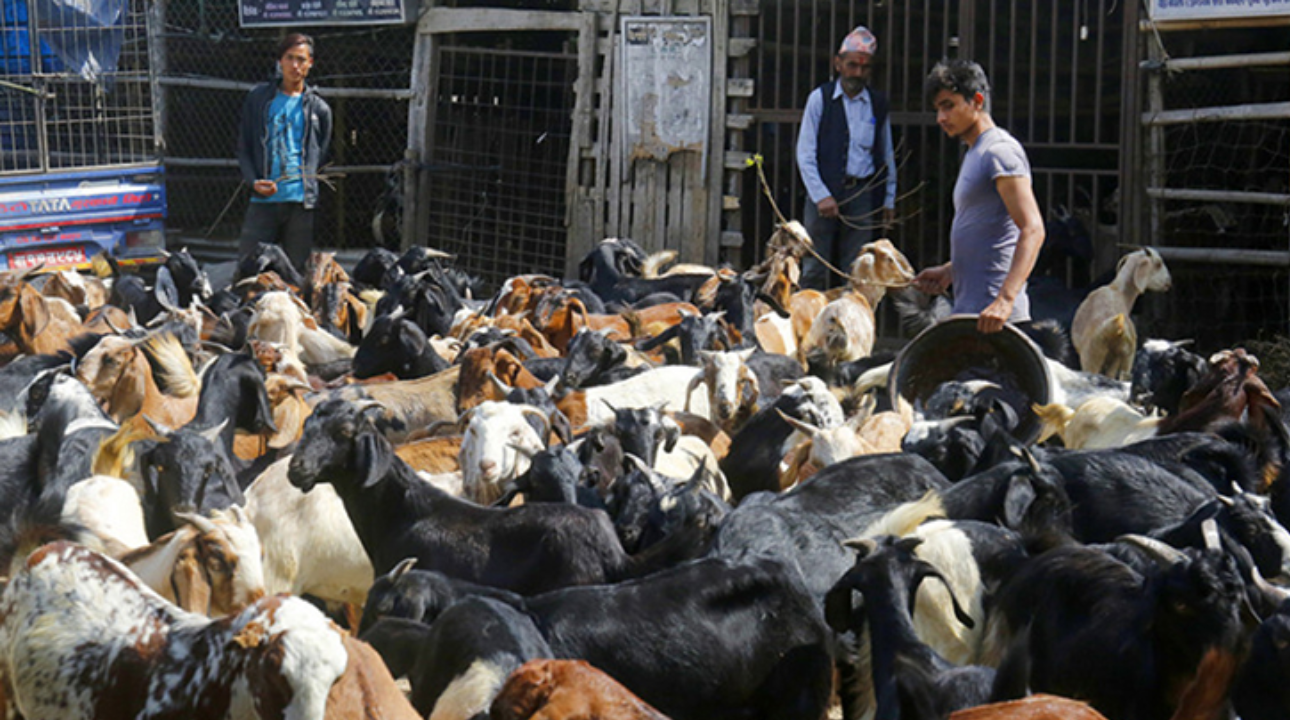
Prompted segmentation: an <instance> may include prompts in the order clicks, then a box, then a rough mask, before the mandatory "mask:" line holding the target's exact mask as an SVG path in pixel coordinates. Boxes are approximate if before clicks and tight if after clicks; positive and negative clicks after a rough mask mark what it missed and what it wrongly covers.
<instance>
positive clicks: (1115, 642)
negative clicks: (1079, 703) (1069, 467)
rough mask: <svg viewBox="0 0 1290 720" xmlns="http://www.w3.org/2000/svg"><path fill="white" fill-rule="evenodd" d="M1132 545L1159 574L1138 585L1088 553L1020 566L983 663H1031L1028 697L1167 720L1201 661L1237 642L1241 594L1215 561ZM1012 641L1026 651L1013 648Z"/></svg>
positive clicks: (1130, 573) (1101, 556) (1230, 567)
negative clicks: (1043, 695) (1214, 648)
mask: <svg viewBox="0 0 1290 720" xmlns="http://www.w3.org/2000/svg"><path fill="white" fill-rule="evenodd" d="M1131 541H1132V543H1133V544H1134V545H1135V546H1136V547H1138V548H1141V549H1142V550H1145V551H1146V552H1147V553H1148V554H1149V555H1150V556H1151V557H1152V558H1154V559H1155V560H1156V561H1157V563H1158V565H1155V566H1153V567H1155V568H1158V569H1148V571H1147V572H1146V574H1145V575H1144V574H1142V573H1140V572H1138V571H1136V570H1134V569H1131V568H1130V567H1129V566H1128V565H1125V564H1124V563H1122V562H1121V561H1119V560H1117V559H1115V558H1113V557H1112V556H1111V555H1109V554H1108V553H1107V552H1105V551H1103V550H1099V549H1095V548H1090V547H1085V546H1061V547H1057V548H1055V549H1053V550H1049V551H1048V552H1046V553H1044V554H1042V555H1039V556H1038V557H1035V558H1033V559H1031V560H1029V561H1027V562H1026V563H1024V564H1023V565H1022V566H1021V568H1020V569H1018V571H1017V572H1016V573H1014V574H1013V576H1012V577H1011V578H1010V579H1009V580H1008V581H1007V582H1006V583H1005V584H1004V586H1003V587H1002V588H1001V589H1000V590H999V592H998V594H997V595H996V600H997V604H996V607H997V608H998V609H997V611H996V612H994V613H992V614H991V617H990V621H989V624H988V629H987V632H986V651H985V661H986V662H990V660H991V658H997V657H1001V656H1002V655H1003V653H1004V652H1005V651H1003V650H1002V649H1003V648H1004V647H1005V646H1007V647H1008V649H1007V650H1006V652H1007V653H1008V655H1015V654H1017V653H1021V652H1024V653H1026V654H1027V655H1028V658H1027V659H1026V660H1025V662H1024V664H1023V665H1024V667H1025V668H1026V673H1025V675H1026V677H1024V678H1022V681H1024V682H1026V684H1028V685H1029V686H1030V687H1031V688H1032V689H1033V690H1035V691H1038V692H1051V693H1056V694H1058V695H1065V696H1068V697H1079V698H1082V699H1085V700H1088V702H1089V704H1091V705H1092V706H1093V707H1094V708H1096V709H1098V710H1099V711H1101V712H1102V713H1104V714H1106V715H1107V716H1108V717H1112V718H1166V717H1168V716H1169V714H1170V713H1171V712H1172V710H1173V709H1174V707H1175V706H1176V704H1177V702H1178V696H1177V693H1178V691H1179V690H1180V689H1181V688H1182V687H1183V686H1184V685H1185V683H1186V681H1187V680H1188V679H1190V678H1191V677H1192V675H1193V674H1194V672H1195V669H1196V667H1197V665H1198V664H1199V662H1200V659H1201V655H1202V654H1203V653H1204V651H1205V650H1206V649H1207V648H1208V647H1210V646H1211V645H1219V646H1228V644H1229V643H1230V642H1232V641H1233V639H1234V638H1235V637H1236V636H1237V633H1238V632H1239V629H1240V627H1241V621H1240V617H1239V611H1240V608H1241V603H1242V599H1241V598H1242V596H1243V595H1244V593H1243V586H1242V583H1241V580H1240V577H1239V576H1238V574H1237V570H1236V568H1235V566H1234V563H1233V561H1232V559H1231V558H1230V557H1229V556H1227V555H1226V554H1224V553H1222V552H1221V551H1216V550H1203V551H1196V550H1191V549H1188V550H1185V551H1178V550H1174V549H1173V548H1170V547H1168V546H1167V545H1165V544H1164V543H1160V542H1156V541H1151V540H1149V539H1146V538H1132V539H1131ZM1017 633H1024V634H1025V636H1026V637H1028V641H1026V642H1022V643H1015V642H1012V640H1011V637H1012V636H1013V635H1014V634H1017ZM1005 662H1009V660H1005Z"/></svg>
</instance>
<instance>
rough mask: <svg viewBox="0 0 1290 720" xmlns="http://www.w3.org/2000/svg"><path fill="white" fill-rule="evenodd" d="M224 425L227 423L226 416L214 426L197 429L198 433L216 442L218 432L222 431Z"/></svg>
mask: <svg viewBox="0 0 1290 720" xmlns="http://www.w3.org/2000/svg"><path fill="white" fill-rule="evenodd" d="M226 425H228V418H224V421H223V422H221V423H220V424H219V425H216V426H215V427H212V428H206V429H205V430H199V431H198V434H199V435H201V436H202V437H204V438H206V439H207V440H210V441H211V442H212V443H216V442H218V441H219V434H220V433H221V432H223V431H224V426H226Z"/></svg>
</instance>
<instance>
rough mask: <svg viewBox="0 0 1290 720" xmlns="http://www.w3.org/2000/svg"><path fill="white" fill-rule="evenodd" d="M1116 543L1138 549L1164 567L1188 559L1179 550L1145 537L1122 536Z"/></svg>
mask: <svg viewBox="0 0 1290 720" xmlns="http://www.w3.org/2000/svg"><path fill="white" fill-rule="evenodd" d="M1116 541H1117V542H1123V543H1128V544H1129V545H1133V546H1135V547H1137V548H1138V549H1140V550H1142V551H1143V552H1145V553H1146V554H1147V556H1148V557H1150V558H1151V559H1152V560H1155V561H1156V562H1157V563H1159V564H1160V565H1162V566H1166V567H1167V566H1169V565H1173V564H1175V563H1179V562H1182V561H1183V560H1186V559H1187V556H1186V555H1184V554H1183V553H1182V551H1181V550H1179V549H1178V548H1176V547H1174V546H1172V545H1170V544H1168V543H1166V542H1163V541H1160V540H1157V539H1155V538H1150V537H1147V536H1145V535H1132V534H1130V535H1121V536H1120V537H1118V538H1116Z"/></svg>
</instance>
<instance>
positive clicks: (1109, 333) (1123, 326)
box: [1071, 248, 1172, 380]
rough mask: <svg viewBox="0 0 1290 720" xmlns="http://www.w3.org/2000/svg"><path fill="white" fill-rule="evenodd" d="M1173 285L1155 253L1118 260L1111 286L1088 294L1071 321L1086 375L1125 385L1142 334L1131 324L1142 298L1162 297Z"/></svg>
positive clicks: (1147, 251)
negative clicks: (1145, 295) (1152, 293)
mask: <svg viewBox="0 0 1290 720" xmlns="http://www.w3.org/2000/svg"><path fill="white" fill-rule="evenodd" d="M1171 283H1172V279H1171V278H1170V276H1169V268H1167V267H1165V261H1164V260H1163V259H1162V258H1161V257H1160V253H1157V252H1156V251H1155V250H1152V249H1151V248H1143V249H1141V250H1135V251H1134V252H1131V253H1129V254H1128V255H1125V256H1124V257H1122V258H1120V264H1119V266H1118V267H1117V268H1116V271H1115V279H1114V280H1112V281H1111V284H1110V285H1106V286H1105V287H1100V288H1098V289H1096V290H1094V291H1093V292H1091V293H1089V294H1088V297H1086V298H1084V302H1082V303H1080V305H1079V308H1078V309H1077V310H1076V311H1075V318H1074V319H1073V320H1071V342H1073V343H1074V344H1075V350H1076V351H1077V352H1078V353H1079V362H1080V367H1081V368H1083V369H1084V370H1085V371H1086V372H1093V373H1099V374H1102V375H1106V376H1107V377H1112V378H1116V379H1118V380H1124V379H1127V378H1128V377H1129V374H1130V373H1131V372H1132V371H1133V356H1134V354H1135V353H1136V352H1137V349H1138V332H1137V329H1136V328H1134V326H1133V321H1132V320H1131V319H1130V318H1129V315H1130V313H1132V312H1133V304H1134V303H1135V302H1137V300H1138V296H1139V295H1141V294H1142V293H1144V292H1146V291H1148V290H1152V291H1155V292H1164V291H1166V290H1168V289H1169V287H1170V284H1171Z"/></svg>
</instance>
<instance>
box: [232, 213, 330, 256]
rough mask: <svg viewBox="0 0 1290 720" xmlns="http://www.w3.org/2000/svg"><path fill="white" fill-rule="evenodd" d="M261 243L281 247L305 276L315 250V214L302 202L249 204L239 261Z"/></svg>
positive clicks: (240, 244)
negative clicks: (311, 254)
mask: <svg viewBox="0 0 1290 720" xmlns="http://www.w3.org/2000/svg"><path fill="white" fill-rule="evenodd" d="M260 243H269V244H281V245H282V249H283V250H284V251H285V252H286V253H287V258H288V259H290V260H291V264H292V265H294V266H295V268H296V270H297V271H299V272H300V273H301V274H304V272H305V263H306V262H308V260H309V253H310V251H312V250H313V247H314V211H313V210H312V209H309V208H306V207H305V206H304V203H298V202H268V203H257V202H253V203H249V204H248V205H247V208H246V217H245V218H243V219H242V238H241V240H239V241H238V248H237V254H238V257H244V256H245V255H247V254H248V253H250V252H252V251H253V250H255V246H256V245H258V244H260Z"/></svg>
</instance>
